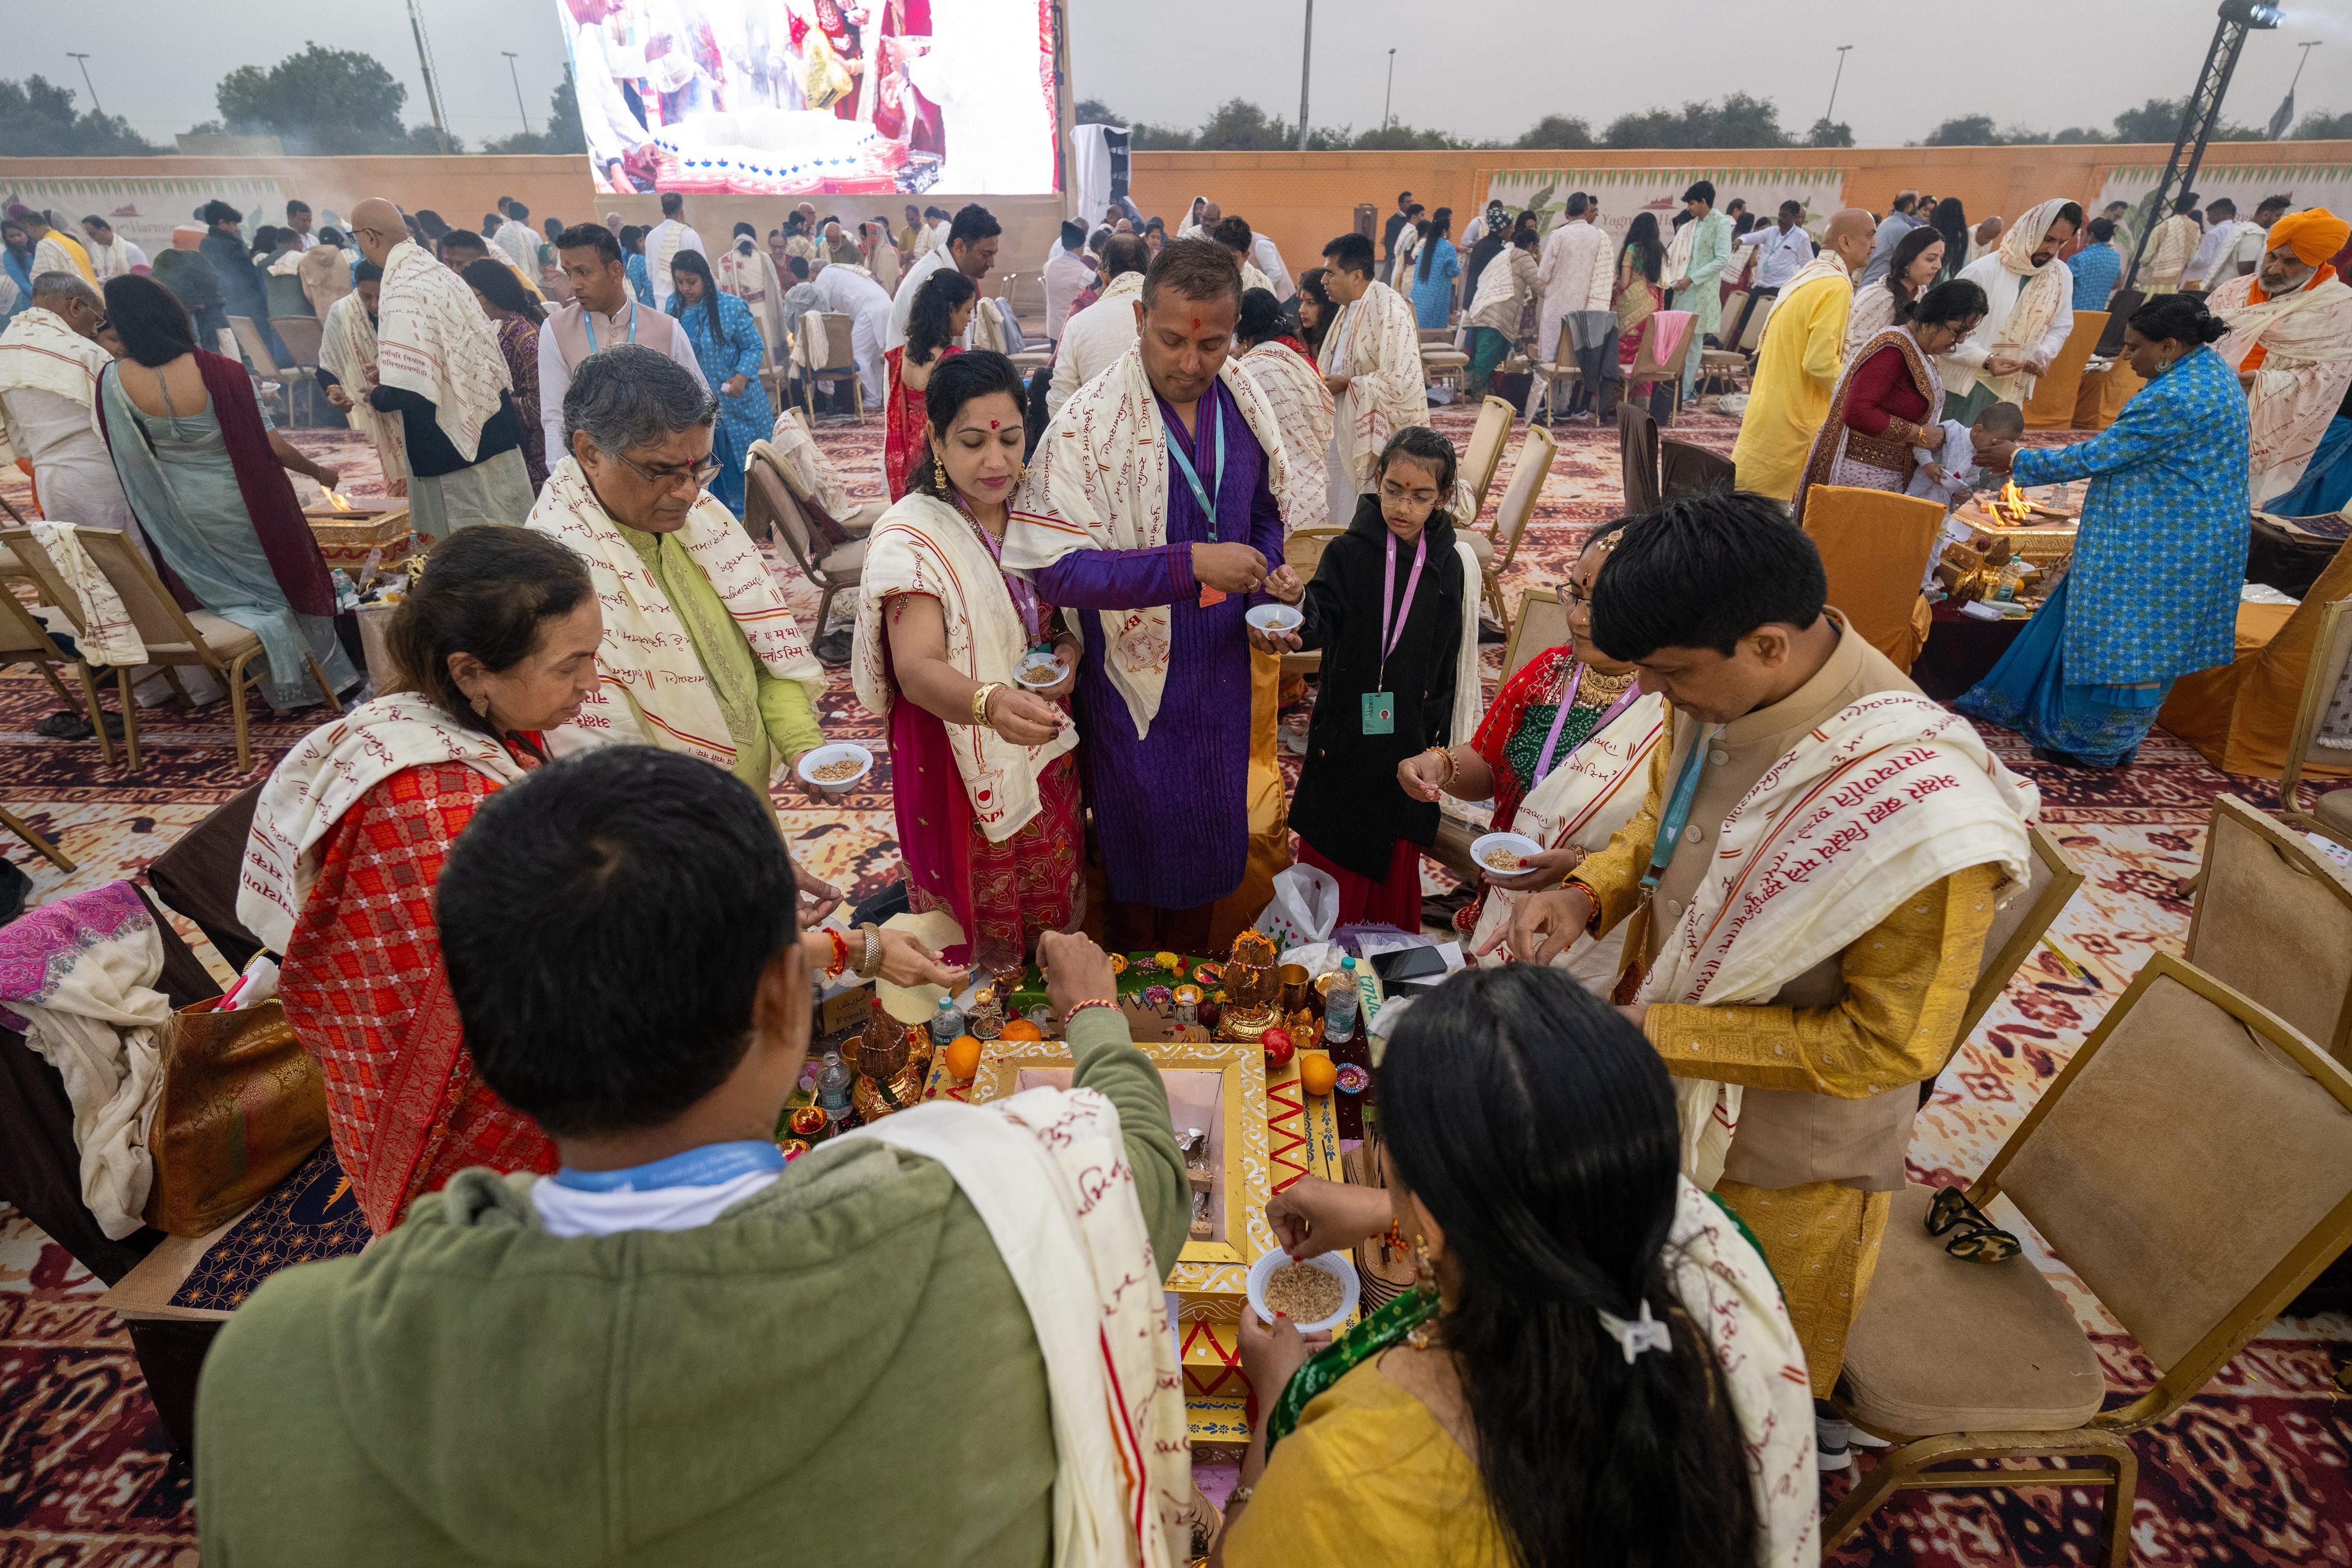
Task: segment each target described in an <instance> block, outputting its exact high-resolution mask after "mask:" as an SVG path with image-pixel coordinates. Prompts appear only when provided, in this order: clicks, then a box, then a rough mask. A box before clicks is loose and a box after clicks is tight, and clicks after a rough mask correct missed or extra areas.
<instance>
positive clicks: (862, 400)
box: [801, 310, 866, 425]
mask: <svg viewBox="0 0 2352 1568" xmlns="http://www.w3.org/2000/svg"><path fill="white" fill-rule="evenodd" d="M809 314H810V315H811V316H814V317H816V318H818V319H820V320H822V321H823V322H824V363H823V364H818V363H814V361H815V358H816V356H815V355H814V354H809V355H808V356H807V360H808V363H803V365H802V366H801V389H802V393H803V395H804V396H805V397H806V398H807V400H808V416H809V423H810V424H812V425H814V424H815V422H816V384H817V383H818V382H820V381H840V380H842V379H843V378H845V377H846V378H847V380H848V382H849V400H850V405H851V406H852V407H854V408H856V410H857V422H858V423H859V424H860V425H863V424H865V423H866V384H865V383H864V382H863V381H860V380H859V379H858V376H857V351H856V347H855V346H854V345H853V344H852V343H851V342H850V333H851V331H853V330H854V329H855V328H856V322H855V321H852V320H851V319H850V318H849V317H847V316H845V315H841V314H839V313H837V312H835V311H832V310H812V311H810V312H809ZM802 331H803V334H805V333H806V331H807V329H806V327H805V326H803V329H802Z"/></svg>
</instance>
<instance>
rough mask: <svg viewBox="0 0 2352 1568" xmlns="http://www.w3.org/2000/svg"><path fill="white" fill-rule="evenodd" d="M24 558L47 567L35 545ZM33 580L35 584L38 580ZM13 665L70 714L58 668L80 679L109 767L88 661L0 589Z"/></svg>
mask: <svg viewBox="0 0 2352 1568" xmlns="http://www.w3.org/2000/svg"><path fill="white" fill-rule="evenodd" d="M19 531H21V532H23V533H24V534H25V535H26V538H27V539H29V538H31V536H32V533H31V530H29V529H26V530H16V529H10V530H5V531H0V538H5V537H6V534H8V533H13V532H19ZM25 558H26V560H27V561H33V560H37V561H38V563H40V565H41V566H43V567H45V568H46V567H47V566H48V564H49V558H48V555H47V552H43V551H42V550H41V549H40V547H39V546H38V545H35V546H34V547H33V548H32V550H30V551H28V552H26V555H25ZM35 581H36V582H38V581H39V579H38V578H36V579H35ZM41 600H42V602H43V603H44V604H47V603H48V602H49V592H48V590H47V589H46V588H44V589H43V590H42V593H41ZM58 608H59V609H60V610H62V611H64V612H65V614H66V615H67V617H68V619H69V620H73V621H74V623H75V627H76V629H77V630H79V626H80V623H79V619H78V618H76V617H75V616H73V614H72V611H71V608H70V607H69V606H65V605H60V606H58ZM12 664H30V665H32V666H34V667H35V668H37V669H38V670H39V671H40V672H41V678H42V679H45V680H47V682H48V683H49V689H50V690H52V691H54V692H56V693H57V694H58V701H60V702H62V703H64V704H65V705H66V708H67V710H68V711H69V712H70V711H72V710H74V709H75V708H76V707H77V704H76V703H75V701H74V699H73V694H72V693H71V692H69V691H68V690H67V689H66V684H65V682H64V681H62V680H59V679H58V666H59V665H64V666H66V667H68V668H70V669H72V670H73V672H74V674H75V675H76V676H78V677H79V679H80V680H81V695H82V700H81V702H80V704H79V708H80V711H81V717H82V719H83V720H84V721H86V722H87V723H88V724H89V727H90V728H91V729H92V730H95V731H98V751H99V755H100V756H102V757H104V758H105V759H106V765H107V766H108V767H112V766H113V765H114V742H113V740H112V739H111V738H110V736H109V735H108V734H107V730H106V710H105V709H104V708H103V707H102V706H100V702H99V700H98V678H97V677H96V676H95V675H94V674H93V673H92V672H91V670H90V667H89V660H88V659H86V658H82V657H81V650H80V647H79V644H77V645H76V646H75V649H74V651H73V652H72V653H68V652H67V651H66V650H65V648H64V647H63V645H61V644H60V643H58V640H57V639H56V638H55V637H51V636H50V635H49V628H48V627H47V626H43V625H42V624H41V622H40V619H39V617H38V616H35V615H34V614H33V612H32V611H30V610H28V609H26V607H25V605H24V604H23V602H22V601H21V600H19V599H18V598H17V597H16V595H14V594H12V593H9V592H8V591H7V590H5V589H0V668H5V667H6V666H8V665H12ZM52 858H54V857H52Z"/></svg>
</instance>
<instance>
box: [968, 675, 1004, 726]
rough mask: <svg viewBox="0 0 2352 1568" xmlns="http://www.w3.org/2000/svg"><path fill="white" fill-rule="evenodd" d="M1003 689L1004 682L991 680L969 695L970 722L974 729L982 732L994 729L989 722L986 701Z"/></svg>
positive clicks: (992, 724)
mask: <svg viewBox="0 0 2352 1568" xmlns="http://www.w3.org/2000/svg"><path fill="white" fill-rule="evenodd" d="M1003 689H1004V682H1003V681H1001V680H992V681H988V682H986V683H985V684H983V685H982V687H981V689H979V690H977V691H975V692H973V693H972V694H971V721H972V724H973V725H974V727H976V728H978V729H982V730H993V729H995V728H996V726H995V724H994V723H992V722H991V721H990V720H989V717H988V700H989V699H990V698H992V697H993V696H995V695H996V694H997V693H998V692H1000V691H1002V690H1003Z"/></svg>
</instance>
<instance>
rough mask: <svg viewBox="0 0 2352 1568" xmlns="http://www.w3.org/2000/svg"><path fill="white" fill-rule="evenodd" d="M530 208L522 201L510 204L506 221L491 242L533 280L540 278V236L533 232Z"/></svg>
mask: <svg viewBox="0 0 2352 1568" xmlns="http://www.w3.org/2000/svg"><path fill="white" fill-rule="evenodd" d="M529 219H530V208H529V207H527V206H524V205H522V204H521V203H520V202H511V203H509V204H508V206H507V209H506V221H505V222H504V223H502V224H500V225H499V229H498V232H497V233H496V234H493V235H491V236H490V243H491V244H492V245H495V246H497V247H499V249H500V250H503V251H505V252H506V254H507V259H508V260H509V261H511V262H513V263H514V264H515V266H517V267H518V268H521V269H522V275H523V276H524V277H526V278H528V279H531V280H532V281H533V282H537V281H538V280H539V236H538V235H536V234H534V233H532V232H531V227H530V222H529V221H528V220H529Z"/></svg>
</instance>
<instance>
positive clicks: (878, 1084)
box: [849, 1001, 928, 1121]
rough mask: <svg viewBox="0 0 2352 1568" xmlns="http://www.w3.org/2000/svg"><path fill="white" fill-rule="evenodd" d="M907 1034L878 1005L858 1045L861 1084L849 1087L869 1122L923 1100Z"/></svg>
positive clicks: (855, 1103)
mask: <svg viewBox="0 0 2352 1568" xmlns="http://www.w3.org/2000/svg"><path fill="white" fill-rule="evenodd" d="M926 1032H927V1033H928V1031H926ZM907 1034H908V1031H907V1028H906V1026H904V1025H902V1024H900V1023H899V1022H898V1020H897V1019H896V1018H893V1017H892V1016H890V1015H889V1014H887V1013H885V1012H884V1011H883V1010H882V1007H881V1004H880V1003H879V1002H878V1001H877V1003H876V1004H875V1005H874V1008H873V1010H872V1011H871V1012H870V1013H869V1014H868V1015H867V1016H866V1032H865V1033H864V1034H863V1035H860V1036H859V1037H857V1041H856V1058H857V1080H856V1082H855V1083H853V1084H851V1085H850V1087H849V1100H850V1103H851V1104H853V1105H855V1106H856V1107H857V1113H858V1114H859V1115H860V1116H863V1117H864V1118H866V1121H878V1120H879V1119H881V1118H882V1117H885V1116H887V1115H889V1114H890V1113H891V1112H892V1111H896V1110H906V1109H907V1108H908V1106H910V1105H914V1104H916V1103H917V1102H919V1100H921V1099H922V1098H923V1085H922V1079H919V1078H918V1077H917V1076H916V1074H915V1071H914V1068H913V1067H912V1058H913V1052H912V1050H911V1049H910V1047H909V1046H908V1039H907Z"/></svg>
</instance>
